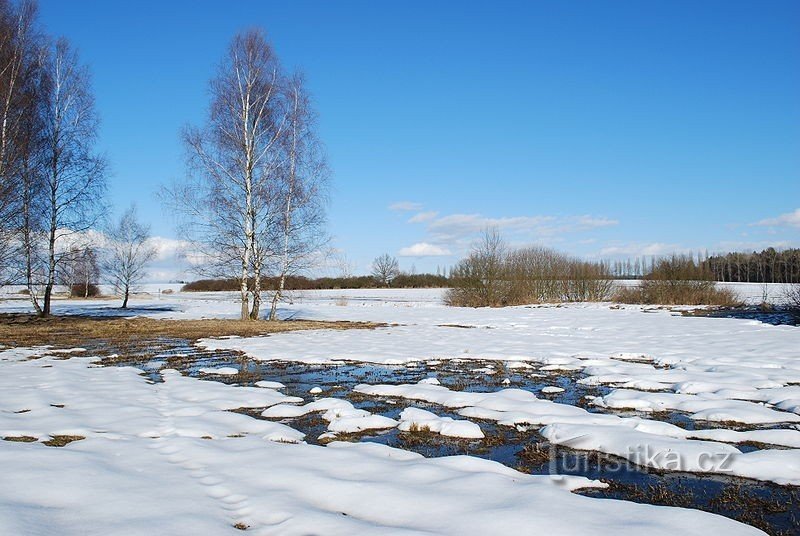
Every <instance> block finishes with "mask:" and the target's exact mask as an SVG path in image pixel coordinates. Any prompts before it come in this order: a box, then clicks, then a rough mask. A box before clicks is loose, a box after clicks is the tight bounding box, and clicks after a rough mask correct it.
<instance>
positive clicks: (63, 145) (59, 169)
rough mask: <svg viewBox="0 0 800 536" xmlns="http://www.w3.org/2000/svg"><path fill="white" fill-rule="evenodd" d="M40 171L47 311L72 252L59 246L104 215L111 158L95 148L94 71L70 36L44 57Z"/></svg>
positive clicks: (44, 306)
mask: <svg viewBox="0 0 800 536" xmlns="http://www.w3.org/2000/svg"><path fill="white" fill-rule="evenodd" d="M43 65H44V68H43V77H44V81H43V84H42V88H43V90H42V95H41V98H42V108H43V111H42V113H43V117H42V126H43V132H42V135H43V143H42V154H41V162H40V164H41V173H42V177H43V182H44V191H43V192H42V193H43V195H44V196H45V202H44V204H45V223H44V231H45V234H46V237H45V240H46V250H47V254H46V281H45V287H44V299H43V304H42V312H41V314H42V315H43V316H48V315H49V314H50V302H51V298H52V293H53V287H54V285H55V281H56V272H57V270H58V267H59V264H60V263H61V262H62V260H63V259H64V258H66V256H67V254H68V252H63V251H62V252H60V251H59V249H58V247H57V245H58V243H59V242H60V241H62V240H63V239H65V238H67V237H70V236H73V235H76V234H80V233H83V232H85V231H86V230H88V229H89V228H91V227H92V226H93V225H94V224H95V223H97V221H98V220H99V217H100V216H101V214H102V206H103V204H102V203H100V202H98V201H99V199H100V197H101V196H102V195H103V193H104V192H105V178H106V162H105V160H104V159H103V158H102V157H99V156H97V155H95V154H94V153H93V151H92V149H93V145H94V142H95V140H96V138H97V129H98V118H97V114H96V113H95V109H94V98H93V97H92V94H91V89H90V87H89V72H88V70H87V68H86V67H84V66H82V65H80V63H79V62H78V55H77V53H76V52H75V50H74V49H73V48H72V47H71V46H70V45H69V43H68V42H67V41H66V40H65V39H59V40H57V41H56V42H55V44H54V46H53V47H52V50H51V51H50V52H49V54H47V56H46V57H45V58H44V60H43Z"/></svg>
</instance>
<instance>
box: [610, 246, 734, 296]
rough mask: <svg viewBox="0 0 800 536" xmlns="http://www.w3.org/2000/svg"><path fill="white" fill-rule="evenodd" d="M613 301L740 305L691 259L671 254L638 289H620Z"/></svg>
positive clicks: (657, 263) (646, 277) (652, 271)
mask: <svg viewBox="0 0 800 536" xmlns="http://www.w3.org/2000/svg"><path fill="white" fill-rule="evenodd" d="M614 301H618V302H621V303H638V304H658V305H718V306H726V307H730V306H735V305H740V303H741V302H740V301H739V300H738V299H737V297H736V294H735V293H734V292H733V291H732V290H731V289H727V288H720V287H718V286H717V284H716V283H715V282H714V281H713V280H712V273H711V272H710V271H709V270H707V269H706V268H705V267H704V266H702V265H698V264H695V262H694V260H693V259H692V258H691V257H687V256H680V255H673V256H672V257H667V258H663V259H660V260H658V261H657V262H656V263H655V265H654V266H653V268H652V270H651V271H650V273H648V274H647V275H645V277H644V279H643V280H642V281H641V283H640V284H639V285H638V286H634V287H621V288H619V289H618V290H617V292H616V294H615V296H614Z"/></svg>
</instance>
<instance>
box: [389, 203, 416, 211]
mask: <svg viewBox="0 0 800 536" xmlns="http://www.w3.org/2000/svg"><path fill="white" fill-rule="evenodd" d="M389 210H391V211H394V212H412V211H414V210H422V203H414V202H413V201H398V202H397V203H392V204H391V205H389Z"/></svg>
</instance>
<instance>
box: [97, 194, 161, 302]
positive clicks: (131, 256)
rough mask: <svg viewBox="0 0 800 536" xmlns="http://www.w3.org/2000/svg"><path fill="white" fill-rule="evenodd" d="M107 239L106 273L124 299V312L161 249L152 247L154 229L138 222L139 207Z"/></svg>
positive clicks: (130, 210) (127, 214) (127, 211)
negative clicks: (148, 265)
mask: <svg viewBox="0 0 800 536" xmlns="http://www.w3.org/2000/svg"><path fill="white" fill-rule="evenodd" d="M106 237H107V239H108V244H107V246H106V249H107V252H106V256H105V259H104V262H103V269H104V271H105V272H106V274H107V276H108V278H109V279H110V281H111V283H112V284H113V285H114V288H115V289H116V291H117V293H118V294H119V295H121V296H122V308H123V309H127V308H128V298H129V297H130V293H131V291H132V290H133V289H134V287H135V286H136V284H138V283H139V282H140V281H141V280H142V279H143V278H144V276H145V275H146V271H145V269H146V268H147V264H148V263H149V262H150V261H152V260H153V259H154V258H155V256H156V253H157V249H156V248H155V247H153V246H152V245H151V244H150V227H149V226H148V225H144V224H142V223H140V222H139V221H138V219H137V217H136V208H135V207H131V208H129V209H128V210H126V211H125V213H124V214H123V215H122V217H121V218H120V219H119V221H117V222H116V223H115V224H114V225H113V226H112V227H111V228H109V229H108V231H107V232H106Z"/></svg>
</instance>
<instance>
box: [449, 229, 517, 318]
mask: <svg viewBox="0 0 800 536" xmlns="http://www.w3.org/2000/svg"><path fill="white" fill-rule="evenodd" d="M507 255H508V248H507V246H506V243H505V241H504V240H503V238H502V237H501V236H500V233H499V231H498V230H497V229H496V228H487V229H485V230H484V231H483V234H482V235H481V237H480V239H479V240H478V241H477V242H476V243H475V245H474V246H473V248H472V251H471V252H470V254H469V256H467V258H466V259H463V260H461V261H460V262H459V263H458V265H457V266H456V268H455V269H454V270H453V277H452V279H453V288H451V289H450V291H449V292H448V293H447V295H446V296H445V301H446V302H447V303H449V304H450V305H464V306H469V307H487V306H498V305H504V304H505V302H506V300H507V290H508V289H507V288H504V284H505V283H507V282H506V281H505V278H504V275H505V271H506V258H507ZM506 286H507V285H506Z"/></svg>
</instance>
